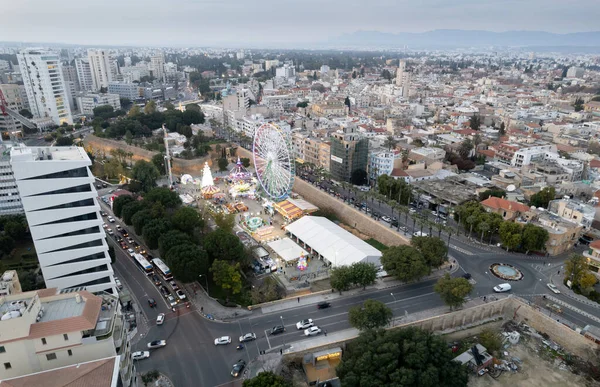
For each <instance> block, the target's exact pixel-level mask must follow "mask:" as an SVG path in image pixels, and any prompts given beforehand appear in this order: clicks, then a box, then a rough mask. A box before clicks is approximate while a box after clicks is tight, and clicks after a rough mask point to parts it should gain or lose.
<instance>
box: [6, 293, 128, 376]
mask: <svg viewBox="0 0 600 387" xmlns="http://www.w3.org/2000/svg"><path fill="white" fill-rule="evenodd" d="M0 315H1V316H2V317H1V318H0V332H2V335H1V336H0V364H2V365H3V366H0V379H1V380H5V379H8V378H15V377H22V376H25V375H30V376H31V374H34V373H37V372H44V371H49V370H54V369H58V368H62V367H68V366H70V365H74V364H80V363H85V362H89V361H94V360H99V359H104V358H109V357H116V359H118V368H117V367H114V369H115V371H116V372H117V373H118V374H117V375H111V376H113V377H118V378H120V379H121V380H120V381H121V383H120V384H118V385H122V386H126V387H128V386H136V385H137V384H136V383H137V378H136V369H135V366H134V364H133V360H132V358H131V344H130V343H129V340H128V338H127V329H126V323H125V319H124V317H123V313H122V311H121V306H120V304H119V300H118V297H117V296H114V295H109V294H106V293H102V294H100V295H93V294H91V293H90V292H88V291H85V290H81V289H77V290H76V291H58V290H57V289H55V288H54V289H43V290H38V291H32V292H26V293H16V294H12V295H9V296H4V297H0ZM39 382H40V381H39V380H38V384H12V383H10V382H7V385H39V386H41V385H44V384H43V383H41V384H39Z"/></svg>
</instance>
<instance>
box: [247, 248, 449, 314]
mask: <svg viewBox="0 0 600 387" xmlns="http://www.w3.org/2000/svg"><path fill="white" fill-rule="evenodd" d="M450 262H451V267H447V268H444V269H438V270H435V271H434V272H432V273H431V274H430V275H428V276H427V277H424V278H422V279H421V281H427V280H431V279H436V278H440V277H442V276H443V275H444V274H446V273H450V274H451V273H454V272H456V271H457V270H458V269H459V265H458V264H457V262H456V260H454V258H452V257H450ZM402 284H405V283H404V282H402V281H398V280H394V279H388V280H386V279H381V278H379V279H377V282H376V283H375V284H374V285H372V286H367V289H366V290H363V289H362V288H356V289H352V290H348V291H345V292H342V294H341V295H340V293H339V292H337V291H332V290H326V291H323V292H319V293H315V294H309V295H306V296H300V297H293V298H287V299H283V300H277V301H273V302H270V303H266V304H263V306H260V305H257V306H256V307H255V308H253V309H258V308H260V309H261V311H262V313H263V314H266V313H272V312H277V311H281V310H286V309H292V308H296V307H298V306H305V305H312V304H316V303H318V302H321V301H332V300H335V299H338V298H342V297H348V296H351V295H356V294H360V293H364V292H368V291H370V290H382V289H387V288H391V287H395V286H399V285H402Z"/></svg>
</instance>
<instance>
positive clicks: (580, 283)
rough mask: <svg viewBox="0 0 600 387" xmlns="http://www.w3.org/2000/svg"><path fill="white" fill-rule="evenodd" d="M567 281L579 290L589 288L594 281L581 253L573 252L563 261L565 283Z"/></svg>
mask: <svg viewBox="0 0 600 387" xmlns="http://www.w3.org/2000/svg"><path fill="white" fill-rule="evenodd" d="M567 281H571V287H574V288H576V289H579V290H584V289H587V288H590V287H592V286H593V285H594V284H595V283H596V278H595V276H594V275H593V274H592V273H591V272H590V269H589V266H588V264H587V259H586V258H585V257H584V256H583V255H578V254H573V255H571V256H570V257H569V259H567V260H566V261H565V283H566V282H567Z"/></svg>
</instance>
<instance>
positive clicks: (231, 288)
mask: <svg viewBox="0 0 600 387" xmlns="http://www.w3.org/2000/svg"><path fill="white" fill-rule="evenodd" d="M210 272H211V273H212V275H213V281H214V282H215V284H217V286H220V287H221V288H223V289H225V290H226V291H227V292H228V293H233V294H238V293H239V292H241V291H242V275H241V274H240V264H239V263H236V264H235V265H231V264H230V263H229V262H227V261H221V260H220V259H217V260H215V261H214V262H213V263H212V265H211V267H210Z"/></svg>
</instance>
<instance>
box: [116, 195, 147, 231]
mask: <svg viewBox="0 0 600 387" xmlns="http://www.w3.org/2000/svg"><path fill="white" fill-rule="evenodd" d="M147 206H148V203H145V202H143V201H137V200H136V201H132V202H130V203H127V204H125V205H124V206H123V209H122V210H121V218H122V219H123V222H124V223H125V224H126V225H128V226H130V225H131V224H132V221H131V219H132V218H133V216H134V215H135V214H136V213H138V212H139V211H142V210H143V209H145V208H147Z"/></svg>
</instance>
